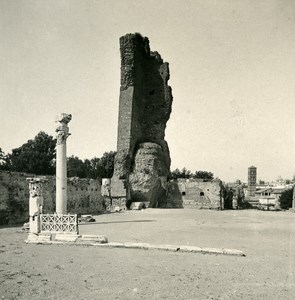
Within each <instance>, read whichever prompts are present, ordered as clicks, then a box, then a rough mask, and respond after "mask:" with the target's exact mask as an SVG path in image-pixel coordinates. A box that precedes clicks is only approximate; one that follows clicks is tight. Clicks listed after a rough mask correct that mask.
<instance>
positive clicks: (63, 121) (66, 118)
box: [55, 113, 72, 145]
mask: <svg viewBox="0 0 295 300" xmlns="http://www.w3.org/2000/svg"><path fill="white" fill-rule="evenodd" d="M71 119H72V115H70V114H64V113H62V114H60V115H59V116H57V117H56V119H55V122H59V123H60V124H59V126H58V127H57V128H56V130H55V131H56V132H57V136H56V138H57V145H60V144H63V143H65V142H66V140H67V138H68V136H69V135H71V134H70V133H69V127H68V123H69V122H70V121H71Z"/></svg>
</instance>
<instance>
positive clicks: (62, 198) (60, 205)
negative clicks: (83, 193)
mask: <svg viewBox="0 0 295 300" xmlns="http://www.w3.org/2000/svg"><path fill="white" fill-rule="evenodd" d="M71 119H72V115H68V114H61V115H60V116H57V117H56V122H59V123H60V124H59V126H58V127H57V128H56V132H57V145H56V213H57V214H66V213H67V144H66V141H67V138H68V136H69V135H70V133H69V127H68V123H69V122H70V121H71Z"/></svg>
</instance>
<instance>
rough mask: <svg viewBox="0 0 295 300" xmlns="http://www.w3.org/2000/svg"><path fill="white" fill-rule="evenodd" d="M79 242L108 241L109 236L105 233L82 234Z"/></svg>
mask: <svg viewBox="0 0 295 300" xmlns="http://www.w3.org/2000/svg"><path fill="white" fill-rule="evenodd" d="M79 242H93V243H107V242H108V238H107V237H106V236H103V235H86V234H84V235H81V237H80V238H79Z"/></svg>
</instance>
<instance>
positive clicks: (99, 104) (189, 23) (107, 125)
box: [0, 0, 295, 181]
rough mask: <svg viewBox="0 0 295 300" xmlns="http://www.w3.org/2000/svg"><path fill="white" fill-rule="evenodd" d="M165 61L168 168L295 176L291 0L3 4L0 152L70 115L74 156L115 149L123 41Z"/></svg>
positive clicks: (6, 0)
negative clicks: (133, 41)
mask: <svg viewBox="0 0 295 300" xmlns="http://www.w3.org/2000/svg"><path fill="white" fill-rule="evenodd" d="M134 32H140V33H141V34H142V35H144V36H147V37H148V38H149V40H150V47H151V50H156V51H158V52H159V53H160V54H161V56H162V58H163V59H164V60H165V61H167V62H169V65H170V73H171V79H170V81H169V84H170V85H171V87H172V92H173V97H174V100H173V105H172V114H171V117H170V120H169V121H168V123H167V129H166V140H167V142H168V144H169V148H170V152H171V159H172V165H171V169H175V168H176V167H178V168H182V167H184V166H185V167H187V168H188V169H190V170H191V171H195V170H207V171H211V172H213V173H214V174H215V176H218V177H219V178H220V179H222V180H226V181H233V180H235V179H237V178H239V179H241V180H243V181H246V178H247V168H248V167H249V166H251V165H255V166H256V167H257V168H258V178H261V179H265V180H272V179H276V178H277V177H278V176H279V175H281V176H282V177H283V178H290V177H292V176H293V174H294V173H295V120H294V116H295V103H294V99H295V1H292V0H290V1H289V0H277V1H272V0H265V1H261V0H260V1H257V0H252V1H247V0H240V1H239V0H224V1H223V0H216V1H213V0H212V1H210V0H206V1H205V0H203V1H197V0H192V1H189V0H174V1H173V0H169V1H168V0H167V1H163V0H144V1H142V0H134V1H132V0H124V1H121V0H117V1H115V0H105V1H100V0H97V1H85V0H84V1H80V0H77V1H69V0H65V1H61V0H58V1H57V0H56V1H53V0H50V1H49V0H48V1H40V0H35V1H28V0H26V1H17V0H1V1H0V39H1V42H0V104H1V115H0V116H1V126H0V147H2V149H3V150H4V151H5V152H6V153H7V152H11V149H12V148H16V147H19V146H21V145H22V144H23V143H25V142H26V141H27V140H28V139H32V138H33V137H34V136H35V135H36V134H37V133H38V132H39V131H41V130H43V131H45V132H47V133H48V134H51V135H55V127H56V124H55V122H54V120H55V116H56V115H57V114H59V113H61V112H65V113H71V114H72V115H73V119H72V121H71V122H70V124H69V126H70V132H71V133H72V135H71V137H69V139H68V155H76V156H79V157H80V158H83V159H84V158H92V157H94V156H98V157H100V156H101V155H102V154H103V153H104V152H106V151H110V150H116V140H117V119H118V104H119V89H120V53H119V38H120V36H122V35H125V34H126V33H134Z"/></svg>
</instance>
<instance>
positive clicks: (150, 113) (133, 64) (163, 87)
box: [112, 34, 172, 197]
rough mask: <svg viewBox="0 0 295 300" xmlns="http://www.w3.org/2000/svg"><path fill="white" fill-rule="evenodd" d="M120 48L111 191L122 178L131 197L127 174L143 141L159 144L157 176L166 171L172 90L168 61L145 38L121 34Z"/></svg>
mask: <svg viewBox="0 0 295 300" xmlns="http://www.w3.org/2000/svg"><path fill="white" fill-rule="evenodd" d="M120 52H121V88H120V99H119V121H118V139H117V155H116V157H115V168H114V178H113V180H112V185H113V188H112V191H113V192H115V191H116V190H117V188H116V187H115V186H114V183H115V182H118V179H119V180H121V179H125V188H127V189H128V188H130V193H131V195H130V196H131V197H132V187H131V185H132V183H130V182H129V175H130V174H131V172H132V171H133V170H132V169H133V167H134V166H133V163H134V161H135V156H136V153H137V151H138V149H139V148H140V145H142V144H143V143H153V144H157V145H159V146H160V147H161V148H162V154H161V156H162V157H161V158H160V159H161V160H162V163H163V167H162V168H161V174H160V175H159V176H167V175H168V173H169V170H170V154H169V148H168V145H167V142H166V141H165V139H164V138H165V128H166V122H167V121H168V119H169V117H170V113H171V105H172V92H171V87H170V86H169V85H168V80H169V76H170V74H169V67H168V63H166V62H163V60H162V58H161V56H160V55H159V53H158V52H152V51H150V46H149V40H148V38H146V37H142V36H141V35H140V34H127V35H125V36H123V37H121V38H120ZM153 147H154V146H153ZM156 159H157V160H158V159H159V157H157V158H156ZM135 176H136V177H138V174H136V175H135ZM139 176H140V175H139ZM152 188H153V187H152ZM114 196H115V195H114Z"/></svg>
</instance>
